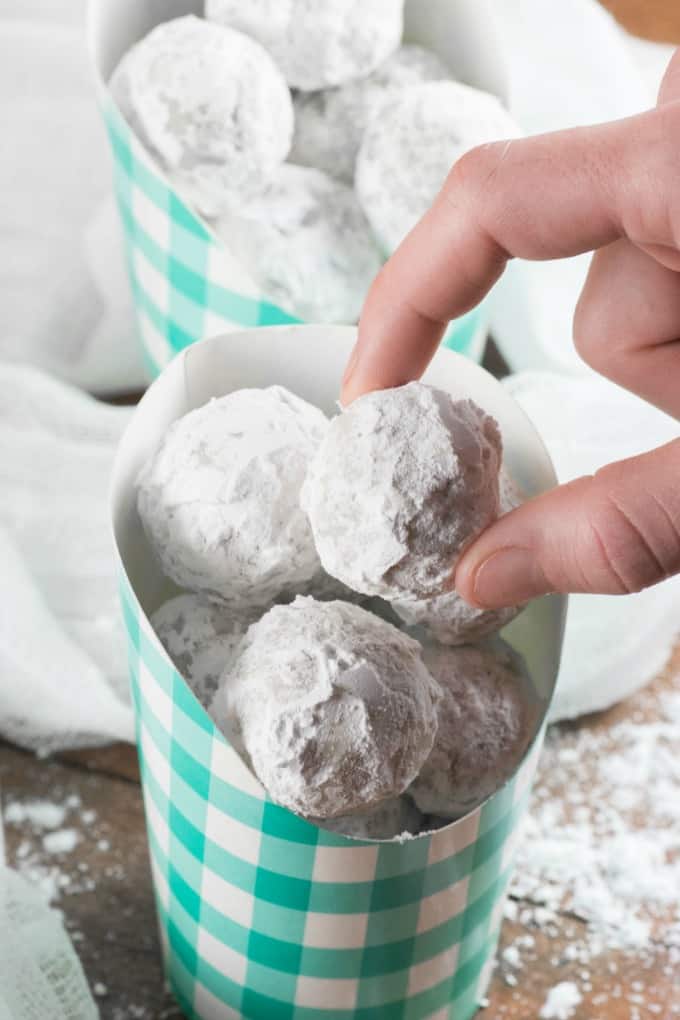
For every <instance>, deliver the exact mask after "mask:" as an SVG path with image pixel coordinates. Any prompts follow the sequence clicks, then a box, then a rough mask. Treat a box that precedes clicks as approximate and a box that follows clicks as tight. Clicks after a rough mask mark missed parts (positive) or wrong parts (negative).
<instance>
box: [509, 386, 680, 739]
mask: <svg viewBox="0 0 680 1020" xmlns="http://www.w3.org/2000/svg"><path fill="white" fill-rule="evenodd" d="M505 385H506V387H507V388H508V390H509V391H510V393H512V395H513V397H514V398H515V399H516V400H517V401H518V402H519V403H520V404H521V405H522V407H523V408H524V410H525V411H526V413H527V414H528V416H529V417H530V418H531V419H532V421H533V422H534V424H535V426H536V428H537V429H538V431H539V433H540V435H541V437H542V438H543V441H544V442H545V444H546V447H547V449H548V452H549V453H550V455H551V457H552V459H553V462H554V464H555V469H556V471H557V476H558V478H559V480H560V482H569V481H572V479H574V478H578V477H580V476H581V475H584V474H591V473H592V472H594V471H596V470H597V469H598V468H600V467H603V466H604V465H605V464H607V463H609V462H610V461H614V460H620V459H622V458H624V457H632V456H634V455H636V454H639V453H643V452H644V451H645V450H647V449H651V448H653V447H654V446H660V445H661V444H663V443H666V442H669V441H670V440H671V439H674V438H675V437H676V436H677V435H678V423H677V421H675V420H674V419H673V418H670V417H669V416H668V415H665V414H662V412H661V411H657V410H656V409H655V408H653V407H651V406H650V405H649V404H645V403H644V402H643V401H642V400H639V399H638V398H637V397H634V396H633V395H632V394H629V393H626V392H625V390H622V389H619V387H618V386H614V384H613V383H610V382H608V381H607V380H606V379H602V378H600V377H599V376H595V375H592V376H588V377H582V378H569V377H566V376H560V375H557V374H553V373H546V372H522V373H519V374H518V375H514V376H510V377H509V378H508V379H507V380H506V381H505ZM679 633H680V577H676V578H672V579H671V580H669V581H666V582H664V583H663V584H660V585H657V586H656V587H654V588H648V589H647V590H646V591H643V592H640V593H639V594H637V595H627V596H625V597H620V596H610V595H571V596H570V598H569V609H568V612H567V625H566V631H565V639H564V648H563V652H562V664H561V667H560V674H559V680H558V685H557V693H556V696H555V701H554V702H553V707H552V712H551V719H552V720H553V721H555V720H557V719H565V718H573V717H575V716H578V715H583V714H584V713H586V712H594V711H596V710H599V709H602V708H607V707H608V706H610V705H612V704H614V703H615V702H617V701H620V700H621V699H622V698H626V697H628V696H629V695H630V694H632V693H633V692H634V691H635V690H637V689H638V688H640V687H642V686H643V685H644V684H646V683H647V682H648V681H649V680H651V679H652V678H653V677H654V676H655V675H656V674H657V673H658V671H659V669H660V668H661V667H662V666H663V664H664V662H665V661H666V660H667V658H668V656H669V653H670V651H671V648H672V646H673V643H674V640H675V638H676V637H677V635H678V634H679Z"/></svg>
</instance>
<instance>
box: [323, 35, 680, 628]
mask: <svg viewBox="0 0 680 1020" xmlns="http://www.w3.org/2000/svg"><path fill="white" fill-rule="evenodd" d="M679 167H680V50H678V51H677V52H676V54H675V55H674V57H673V59H672V60H671V63H670V64H669V67H668V70H667V71H666V75H665V77H664V80H663V83H662V86H661V90H660V94H659V102H658V105H657V107H656V109H654V110H650V111H648V112H646V113H643V114H640V115H638V116H635V117H630V118H627V119H625V120H620V121H615V122H612V123H608V124H602V125H597V126H595V127H587V128H576V129H573V130H569V131H559V132H555V133H554V134H546V135H539V136H536V137H533V138H526V139H520V140H516V141H511V142H496V143H493V144H490V145H484V146H481V147H479V148H477V149H473V150H472V151H471V152H469V153H467V154H466V155H465V156H463V157H462V159H460V160H459V161H458V162H457V163H456V164H455V165H454V167H453V168H452V170H451V172H450V174H449V177H448V179H447V181H446V183H445V185H444V187H443V189H442V191H441V192H440V194H439V196H438V197H437V199H436V200H435V202H434V204H433V205H432V207H431V209H430V210H429V211H428V213H427V214H426V215H425V216H424V217H423V219H422V220H421V221H420V222H419V223H418V224H417V226H416V227H415V228H414V229H413V231H412V232H411V233H410V234H409V236H408V237H407V238H406V239H405V241H404V242H403V244H402V245H401V246H400V247H399V248H398V250H397V251H396V253H395V254H394V256H393V257H392V258H391V259H390V260H389V261H388V262H387V263H386V265H385V266H384V267H383V269H382V271H381V272H380V274H379V275H378V277H377V278H376V280H375V282H374V284H373V286H372V288H371V290H370V292H369V295H368V298H367V300H366V304H365V306H364V310H363V313H362V316H361V322H360V326H359V339H358V342H357V346H356V348H355V350H354V352H353V354H352V357H351V358H350V362H349V364H348V367H347V371H346V374H345V379H344V381H343V388H342V402H343V403H344V404H347V403H350V402H351V401H352V400H354V399H355V398H356V397H358V396H360V395H361V394H362V393H366V392H368V391H370V390H374V389H381V388H385V387H388V386H397V385H400V384H402V383H405V382H407V381H409V380H411V379H416V378H418V377H419V376H420V375H421V374H422V373H423V371H424V370H425V368H426V367H427V364H428V362H429V361H430V359H431V358H432V355H433V354H434V352H435V350H436V349H437V347H438V345H439V343H440V341H441V338H442V336H443V333H444V330H445V328H446V326H447V324H448V322H449V320H451V319H453V318H456V317H457V316H459V315H462V314H463V313H464V312H467V311H469V309H471V308H473V307H474V306H475V305H476V304H477V303H478V302H479V301H480V300H481V299H482V298H483V297H484V295H485V294H486V293H487V291H488V290H489V289H490V288H491V286H492V285H493V284H494V283H495V282H496V280H497V279H498V278H499V276H500V275H501V274H502V272H503V270H504V268H505V265H506V263H507V261H508V260H509V259H511V258H514V257H520V258H525V259H555V258H563V257H566V256H570V255H576V254H579V253H582V252H585V251H590V250H595V252H596V254H595V255H594V257H593V261H592V264H591V267H590V271H589V274H588V278H587V280H586V283H585V286H584V288H583V292H582V294H581V297H580V299H579V303H578V306H577V308H576V313H575V317H574V343H575V345H576V348H577V350H578V352H579V354H580V355H581V357H582V358H583V359H584V360H585V361H586V362H587V363H588V364H589V365H590V366H591V367H592V368H594V369H596V370H597V371H598V372H600V373H601V374H602V375H605V376H607V377H608V378H609V379H611V380H613V381H614V382H616V383H618V384H619V385H621V386H623V387H625V388H626V389H629V390H631V391H632V392H634V393H637V394H638V395H639V396H641V397H643V398H644V399H645V400H647V401H649V402H650V403H652V404H655V405H656V406H657V407H659V408H661V409H663V410H664V411H666V412H668V413H669V414H671V415H673V416H675V417H680V176H679V174H678V168H679ZM678 571H680V439H678V440H674V441H673V442H671V443H668V444H667V445H665V446H662V447H660V448H659V449H657V450H654V451H652V452H650V453H647V454H643V455H642V456H639V457H634V458H631V459H629V460H624V461H620V462H618V463H616V464H611V465H609V466H607V467H605V468H603V469H601V470H600V471H598V472H597V473H596V474H595V475H593V476H588V477H584V478H579V479H577V480H576V481H573V482H570V483H569V484H568V485H563V486H559V487H558V488H556V489H553V490H552V491H551V492H548V493H545V494H544V495H542V496H539V497H537V498H535V499H532V500H530V501H529V502H527V503H525V504H523V505H522V506H521V507H519V508H518V509H517V510H514V511H513V512H512V513H510V514H507V515H505V516H503V517H502V518H500V519H499V520H498V521H497V522H496V523H495V524H493V525H491V527H489V528H488V529H487V530H486V531H485V532H483V534H482V535H481V536H480V537H479V538H478V539H476V541H475V542H474V543H473V544H472V545H471V546H470V547H469V548H468V549H467V550H466V552H465V553H464V555H463V556H462V557H461V559H460V561H459V562H458V564H457V565H456V569H455V578H454V582H455V587H456V590H457V591H458V592H459V594H460V595H462V596H463V598H465V599H466V601H468V602H470V603H472V604H473V605H477V606H480V607H484V608H487V607H488V608H497V607H501V606H507V605H516V604H519V603H522V602H525V601H527V600H528V599H530V598H533V597H535V596H538V595H543V594H546V593H547V592H551V591H560V592H600V593H608V594H624V593H628V592H633V591H639V590H640V589H642V588H646V587H648V586H649V585H651V584H655V583H656V582H657V581H660V580H662V579H663V578H665V577H668V576H670V575H671V574H674V573H677V572H678Z"/></svg>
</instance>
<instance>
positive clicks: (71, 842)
mask: <svg viewBox="0 0 680 1020" xmlns="http://www.w3.org/2000/svg"><path fill="white" fill-rule="evenodd" d="M42 842H43V849H44V851H45V853H48V854H70V853H71V852H72V851H73V850H75V848H76V846H77V845H78V843H79V842H80V836H79V834H78V833H77V832H76V830H75V829H58V830H57V831H56V832H50V833H48V834H47V835H46V836H44V837H43V841H42Z"/></svg>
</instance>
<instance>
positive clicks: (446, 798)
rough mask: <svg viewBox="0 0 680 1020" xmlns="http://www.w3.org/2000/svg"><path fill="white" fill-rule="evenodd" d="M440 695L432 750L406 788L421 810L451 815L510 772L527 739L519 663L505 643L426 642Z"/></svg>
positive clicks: (487, 792)
mask: <svg viewBox="0 0 680 1020" xmlns="http://www.w3.org/2000/svg"><path fill="white" fill-rule="evenodd" d="M423 658H424V660H425V662H426V664H427V667H428V669H429V670H430V673H431V674H432V676H433V677H434V678H435V679H436V680H437V682H438V683H439V684H440V685H441V688H442V690H443V692H444V696H443V698H442V699H441V701H440V702H439V705H438V709H437V715H438V720H439V727H438V730H437V736H436V738H435V742H434V747H433V748H432V752H431V754H430V756H429V758H428V759H427V761H426V762H425V764H424V765H423V767H422V769H421V770H420V775H419V776H418V778H417V779H416V781H415V782H414V783H413V784H412V786H411V787H410V789H409V794H410V796H411V797H413V799H414V800H415V802H416V805H417V806H418V807H419V808H420V810H421V811H422V812H424V813H425V814H433V815H439V816H441V817H448V818H456V817H460V816H461V815H464V814H466V813H467V812H468V811H470V810H472V808H474V807H476V806H477V805H478V804H480V803H481V802H482V801H483V800H485V799H486V798H487V797H488V796H490V795H491V794H492V793H493V792H494V791H495V790H497V789H498V788H499V787H500V786H502V785H503V783H504V782H505V781H506V780H507V779H509V777H510V776H511V775H512V773H513V772H514V770H515V769H516V768H517V766H518V765H519V763H520V761H521V760H522V757H523V756H524V752H525V751H526V748H527V745H528V743H529V741H530V739H531V725H530V722H531V713H530V710H529V701H528V697H527V680H526V676H525V674H524V672H523V669H522V662H521V660H520V658H519V656H517V655H516V654H515V653H513V652H512V651H511V650H510V649H509V647H508V646H507V645H503V643H502V642H500V641H499V642H497V643H496V647H491V646H489V647H481V646H480V647H475V646H473V645H463V646H461V647H460V648H447V647H446V646H444V645H426V646H425V647H424V648H423Z"/></svg>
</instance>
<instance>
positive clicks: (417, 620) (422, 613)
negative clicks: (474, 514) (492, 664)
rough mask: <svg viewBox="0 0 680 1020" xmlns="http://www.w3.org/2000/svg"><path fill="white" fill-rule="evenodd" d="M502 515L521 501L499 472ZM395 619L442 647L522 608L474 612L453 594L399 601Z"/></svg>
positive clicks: (500, 623) (493, 626)
mask: <svg viewBox="0 0 680 1020" xmlns="http://www.w3.org/2000/svg"><path fill="white" fill-rule="evenodd" d="M499 483H500V484H499V489H500V501H501V514H507V513H509V512H510V511H511V510H514V508H515V507H516V506H519V504H520V503H522V502H523V500H522V497H521V495H520V492H519V490H518V488H517V487H516V485H515V483H514V481H513V480H512V478H511V477H510V476H509V474H508V473H507V471H505V470H503V469H501V472H500V476H499ZM392 608H393V609H394V611H395V613H396V614H397V616H398V617H399V618H400V619H401V620H402V621H403V622H404V623H406V624H408V626H410V627H416V626H421V627H424V628H425V630H426V631H427V633H428V635H430V637H432V638H434V639H435V640H436V641H439V642H440V643H441V644H443V645H463V644H467V643H468V642H470V641H476V640H478V639H479V638H480V637H483V636H484V635H485V634H491V633H493V632H494V631H497V630H500V629H501V627H505V626H506V625H507V624H508V623H510V621H511V620H514V618H515V617H516V616H517V614H518V613H519V612H520V610H521V609H522V607H521V606H509V607H508V608H507V609H477V607H476V606H471V605H470V603H469V602H465V600H464V599H462V598H461V597H460V595H459V594H458V593H457V592H455V591H451V592H445V593H444V594H443V595H436V596H435V597H434V598H433V599H402V600H400V601H397V602H394V603H393V604H392Z"/></svg>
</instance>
